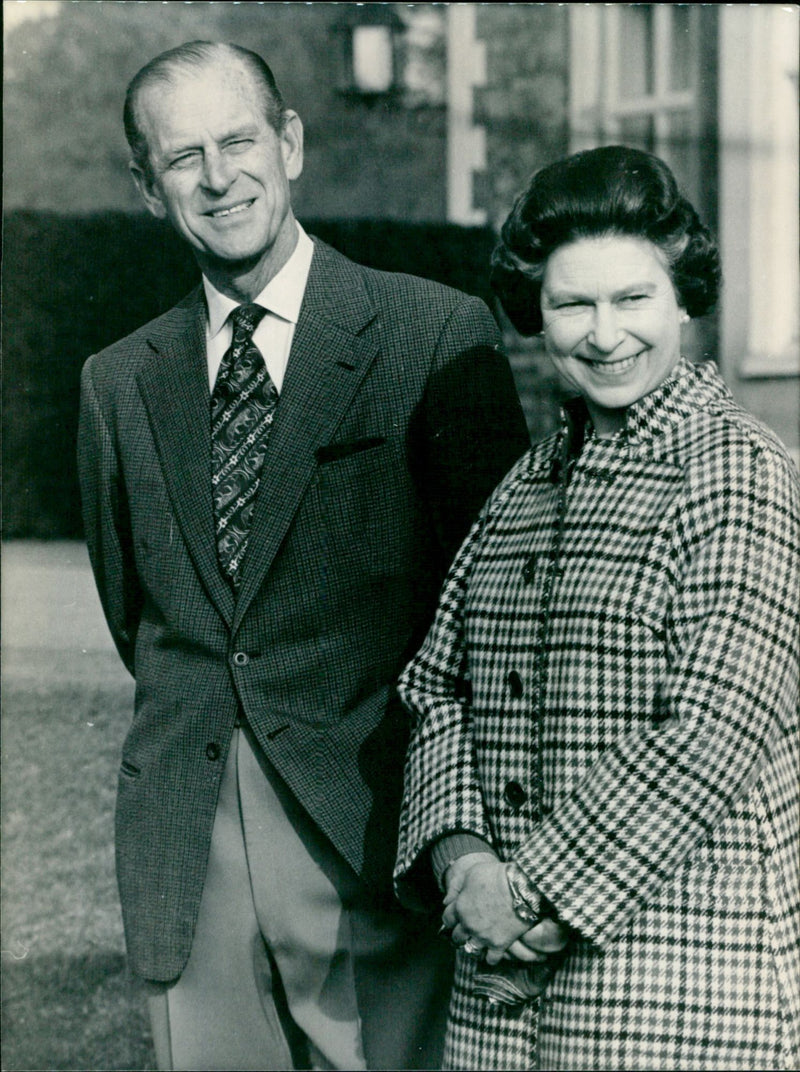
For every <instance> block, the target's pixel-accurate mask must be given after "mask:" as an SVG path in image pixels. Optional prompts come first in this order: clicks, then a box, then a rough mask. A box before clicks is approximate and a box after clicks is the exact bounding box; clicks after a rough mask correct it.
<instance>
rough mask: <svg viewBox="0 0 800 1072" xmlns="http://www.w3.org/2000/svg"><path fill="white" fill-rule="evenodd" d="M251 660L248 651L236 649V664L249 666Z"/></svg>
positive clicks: (234, 658) (234, 654)
mask: <svg viewBox="0 0 800 1072" xmlns="http://www.w3.org/2000/svg"><path fill="white" fill-rule="evenodd" d="M249 662H250V656H249V655H248V654H247V652H246V651H235V652H234V653H233V663H234V666H247V664H248V663H249Z"/></svg>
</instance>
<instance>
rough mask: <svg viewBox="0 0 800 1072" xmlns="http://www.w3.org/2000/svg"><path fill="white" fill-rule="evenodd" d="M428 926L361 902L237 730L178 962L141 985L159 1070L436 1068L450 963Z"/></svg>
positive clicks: (336, 860) (341, 867) (351, 879)
mask: <svg viewBox="0 0 800 1072" xmlns="http://www.w3.org/2000/svg"><path fill="white" fill-rule="evenodd" d="M432 933H433V932H432V930H431V929H430V927H429V926H424V927H423V925H422V921H421V920H419V921H418V920H416V919H414V918H412V919H409V917H408V916H406V915H402V914H400V913H398V912H395V911H385V910H382V909H376V908H375V907H374V906H370V905H368V904H367V903H366V901H365V897H364V890H363V887H362V886H361V883H360V882H359V880H358V879H357V878H356V876H355V874H354V872H353V871H352V869H351V868H350V867H349V865H348V864H346V863H345V861H344V860H343V859H342V857H341V856H340V855H339V854H338V853H337V852H336V850H335V849H334V848H333V846H332V845H331V844H330V842H328V841H327V839H326V838H325V837H323V836H322V835H321V834H320V832H319V831H318V830H317V828H316V827H315V826H314V824H313V823H312V822H311V820H310V819H309V817H308V815H307V814H306V813H305V812H304V811H303V809H302V808H301V807H300V806H299V805H298V804H297V802H296V801H295V800H294V798H293V797H292V795H291V794H290V793H289V792H288V790H287V789H286V787H285V785H284V784H283V783H282V781H281V779H280V778H279V776H278V775H277V774H276V772H275V771H274V769H272V768H271V766H270V764H269V763H268V762H267V760H266V759H265V758H264V756H263V754H262V753H261V751H260V749H259V748H258V745H257V744H256V743H255V742H254V741H253V740H252V738H251V737H250V734H249V732H248V731H246V730H235V731H234V736H233V740H232V742H231V750H230V754H229V758H228V762H227V765H226V769H225V773H224V775H223V779H222V784H221V788H220V797H219V804H218V807H217V814H216V820H215V824H214V831H213V835H212V841H211V853H210V858H209V863H208V872H207V877H206V884H205V887H204V890H203V897H202V901H201V904H200V914H199V918H198V922H197V929H196V932H195V937H194V943H193V946H192V953H191V956H190V958H189V962H188V964H187V966H186V968H185V970H184V972H183V974H182V975H181V977H180V979H179V980H178V981H177V983H175V984H171V985H159V984H151V985H150V986H149V997H148V1001H149V1008H150V1018H151V1023H152V1027H153V1037H154V1041H155V1046H156V1055H157V1060H158V1065H159V1068H160V1069H164V1070H182V1069H203V1070H208V1072H211V1070H215V1069H220V1070H231V1072H233V1070H237V1069H254V1070H259V1072H267V1070H270V1069H295V1068H308V1069H347V1070H351V1072H357V1070H359V1069H367V1068H370V1069H373V1068H374V1069H405V1068H425V1069H434V1068H437V1067H439V1063H440V1055H441V1043H442V1036H443V1032H444V1021H445V1017H446V1010H447V1004H448V996H449V990H450V984H451V980H452V966H451V951H450V950H449V949H448V947H447V945H446V944H445V943H444V942H442V941H441V940H438V941H437V939H436V938H435V937H433V936H432Z"/></svg>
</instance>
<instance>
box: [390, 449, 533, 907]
mask: <svg viewBox="0 0 800 1072" xmlns="http://www.w3.org/2000/svg"><path fill="white" fill-rule="evenodd" d="M523 461H524V460H523ZM518 469H519V466H515V467H514V469H512V471H511V472H510V473H509V474H508V477H507V478H506V479H505V480H504V481H502V482H501V484H500V485H499V486H498V488H497V490H496V492H495V493H494V494H493V495H492V496H491V497H490V499H489V501H488V502H487V503H486V506H485V507H484V509H483V511H482V512H481V513H480V515H479V517H478V519H477V521H476V522H475V524H474V525H473V526H472V529H471V531H470V532H469V534H468V536H467V538H466V540H465V541H464V543H463V545H462V547H461V549H460V551H459V552H458V554H457V556H456V558H455V561H454V562H453V564H452V566H451V568H450V571H449V573H448V575H447V578H446V579H445V583H444V586H443V588H442V593H441V596H440V600H439V607H438V610H437V612H436V616H435V618H434V621H433V624H432V626H431V628H430V630H429V632H428V635H427V637H426V639H425V642H424V644H423V645H422V647H421V648H420V650H419V652H418V653H417V655H416V656H415V658H414V659H413V660H412V661H411V662H410V663H409V664H408V666H407V667H406V668H405V670H404V671H403V673H402V675H401V676H400V679H399V683H398V692H399V695H400V698H401V699H402V701H403V703H404V704H405V706H406V708H407V709H408V711H409V712H410V714H411V717H412V723H413V725H412V733H411V742H410V745H409V750H408V754H407V757H406V767H405V785H404V794H403V804H402V808H401V813H400V833H399V841H398V852H397V864H396V867H395V889H396V891H397V895H398V897H399V898H400V900H401V901H402V902H403V903H404V904H406V905H408V906H409V907H412V908H419V909H423V910H425V909H430V908H432V907H433V905H435V904H436V905H438V903H439V901H440V899H441V892H440V891H439V888H438V885H437V883H436V881H435V877H434V874H433V870H432V867H431V864H430V852H429V850H430V848H431V847H432V845H433V844H434V842H436V841H437V840H438V839H439V838H440V837H442V836H444V835H445V834H454V833H469V834H474V835H476V836H477V837H479V838H481V840H482V841H485V842H487V843H488V844H489V845H491V844H492V842H493V841H494V836H493V834H492V831H491V825H490V823H489V817H488V813H487V811H486V808H485V806H484V800H483V793H482V790H481V784H480V777H479V774H478V767H477V762H476V757H475V750H474V746H473V742H472V726H471V695H470V682H469V674H468V670H467V658H466V645H465V638H464V604H465V600H466V597H467V593H468V591H469V584H470V577H471V573H472V567H473V564H474V562H475V560H476V558H477V557H478V556H479V554H480V547H481V543H482V540H483V536H484V533H485V530H486V528H487V527H488V526H489V525H490V524H491V521H492V518H493V517H494V515H495V514H496V512H497V511H498V510H499V509H500V508H501V507H502V505H503V503H504V502H505V501H506V499H507V497H508V495H509V494H511V493H512V492H513V487H514V484H515V482H516V480H515V477H516V473H517V471H518Z"/></svg>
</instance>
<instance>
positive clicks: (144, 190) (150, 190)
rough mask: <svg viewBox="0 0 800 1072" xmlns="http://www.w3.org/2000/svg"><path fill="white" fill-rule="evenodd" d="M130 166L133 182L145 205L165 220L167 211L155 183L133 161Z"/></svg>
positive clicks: (160, 218) (158, 217)
mask: <svg viewBox="0 0 800 1072" xmlns="http://www.w3.org/2000/svg"><path fill="white" fill-rule="evenodd" d="M128 166H129V167H130V171H131V175H132V176H133V181H134V182H135V183H136V189H137V190H138V191H139V193H140V194H141V195H142V200H143V201H144V203H145V205H147V207H148V209H149V210H150V212H152V214H153V215H154V216H155V217H156V218H157V219H159V220H163V219H164V218H165V217H166V215H167V210H166V208H165V207H164V203H163V201H162V200H161V197H160V195H159V193H158V191H157V190H156V188H155V183H154V182H153V181H152V180H151V179H149V178H148V177H147V175H145V173H144V171H143V170H142V168H140V167H139V165H138V164H136V163H134V162H133V161H131V162H130V164H129V165H128Z"/></svg>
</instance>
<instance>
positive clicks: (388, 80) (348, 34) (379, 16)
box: [333, 4, 404, 97]
mask: <svg viewBox="0 0 800 1072" xmlns="http://www.w3.org/2000/svg"><path fill="white" fill-rule="evenodd" d="M344 6H345V8H346V9H347V10H346V12H345V14H344V15H343V16H342V17H341V18H340V19H339V20H338V21H337V22H336V23H335V24H334V26H333V29H334V31H335V32H336V33H337V34H338V35H339V37H340V39H341V57H342V62H341V79H340V89H341V90H342V91H343V92H344V93H347V94H350V95H352V96H356V97H385V96H388V95H390V94H392V93H394V91H395V90H396V89H397V88H398V82H399V76H398V70H397V68H398V39H399V36H400V34H401V33H402V31H403V29H404V24H403V21H402V19H401V18H400V16H399V15H398V14H397V12H396V11H395V10H394V7H393V5H392V4H346V5H344Z"/></svg>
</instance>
